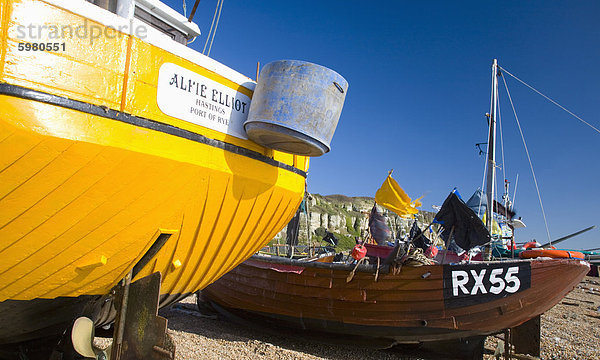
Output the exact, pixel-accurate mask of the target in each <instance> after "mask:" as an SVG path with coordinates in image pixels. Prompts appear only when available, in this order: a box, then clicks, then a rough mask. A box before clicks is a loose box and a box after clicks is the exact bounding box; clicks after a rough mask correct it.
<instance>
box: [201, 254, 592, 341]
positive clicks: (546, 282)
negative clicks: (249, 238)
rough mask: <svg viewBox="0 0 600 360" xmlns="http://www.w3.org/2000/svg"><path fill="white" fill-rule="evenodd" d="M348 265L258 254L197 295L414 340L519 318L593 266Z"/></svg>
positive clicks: (506, 324) (259, 314)
mask: <svg viewBox="0 0 600 360" xmlns="http://www.w3.org/2000/svg"><path fill="white" fill-rule="evenodd" d="M354 266H355V265H352V264H337V263H322V262H310V263H309V262H306V261H301V260H291V259H287V258H281V257H271V256H262V255H254V256H253V257H251V258H250V259H249V260H247V261H245V262H243V263H242V264H240V265H239V266H238V267H236V268H235V269H233V270H232V271H230V272H229V273H227V274H225V275H224V276H223V277H222V278H220V279H219V280H217V281H216V282H215V283H213V284H211V285H209V286H208V287H207V288H205V289H204V290H203V291H202V295H203V297H204V298H205V299H208V300H209V301H210V302H211V303H212V304H213V305H216V306H215V307H216V308H217V309H218V310H220V311H224V312H228V313H233V314H236V315H238V316H242V317H252V318H262V319H266V320H270V321H276V322H278V323H281V324H285V325H287V326H290V327H295V328H298V329H305V330H318V331H323V332H329V333H337V334H343V335H356V336H361V337H368V338H385V339H391V340H393V341H395V342H397V343H415V342H428V341H443V340H453V339H459V338H466V337H473V336H479V335H489V334H493V333H497V332H499V331H501V330H503V329H506V328H511V327H515V326H517V325H519V324H522V323H524V322H525V321H527V320H529V319H531V318H533V317H535V316H537V315H539V314H541V313H543V312H545V311H546V310H548V309H550V308H551V307H552V306H554V305H555V304H556V303H558V302H559V301H560V300H561V299H562V298H563V297H564V296H565V295H566V294H567V293H568V292H570V291H571V290H572V289H573V288H574V287H575V286H576V284H578V283H579V282H580V281H581V279H582V278H583V277H584V276H585V274H586V273H587V271H588V270H589V265H588V263H587V262H585V261H580V260H569V259H533V260H509V261H489V262H471V263H465V264H443V265H441V264H437V265H423V266H417V267H411V266H406V265H405V266H402V267H400V268H397V267H396V268H394V267H393V266H391V267H390V266H389V265H385V266H381V267H380V268H379V269H377V266H376V265H359V266H358V268H357V270H356V273H355V275H354V277H353V279H352V280H351V281H350V282H347V278H348V276H349V275H350V273H351V272H352V270H353V269H354ZM376 273H378V276H377V279H376Z"/></svg>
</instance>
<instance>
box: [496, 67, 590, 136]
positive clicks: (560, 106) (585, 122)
mask: <svg viewBox="0 0 600 360" xmlns="http://www.w3.org/2000/svg"><path fill="white" fill-rule="evenodd" d="M498 67H499V68H500V69H502V71H504V72H505V73H507V74H508V75H510V76H512V77H513V78H514V79H515V80H517V81H518V82H520V83H521V84H523V85H525V86H527V87H528V88H530V89H531V90H533V91H535V92H536V93H537V94H539V95H541V96H542V97H544V98H545V99H546V100H548V101H550V102H551V103H553V104H554V105H556V106H558V107H559V108H561V109H563V110H564V111H566V112H567V113H568V114H569V115H571V116H573V117H575V118H576V119H577V120H579V121H581V122H582V123H584V124H586V125H587V126H589V127H591V128H592V129H594V130H595V131H596V132H597V133H600V130H598V128H596V127H594V126H593V125H592V124H590V123H588V122H587V121H585V120H583V119H582V118H580V117H579V116H577V115H575V114H573V113H572V112H571V111H569V110H567V109H566V108H565V107H564V106H562V105H560V104H559V103H557V102H556V101H554V100H552V99H550V98H549V97H548V96H546V95H544V94H542V93H541V92H540V91H538V90H537V89H535V88H534V87H533V86H531V85H529V84H527V83H526V82H525V81H523V80H521V79H519V78H518V77H516V76H515V75H513V74H511V73H510V72H508V70H506V69H504V68H502V67H500V66H498Z"/></svg>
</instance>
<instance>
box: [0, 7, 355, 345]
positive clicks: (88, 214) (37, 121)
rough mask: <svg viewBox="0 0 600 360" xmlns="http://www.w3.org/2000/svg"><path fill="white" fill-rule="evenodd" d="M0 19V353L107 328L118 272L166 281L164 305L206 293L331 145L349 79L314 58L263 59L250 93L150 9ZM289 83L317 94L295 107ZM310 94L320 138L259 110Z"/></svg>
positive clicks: (184, 22)
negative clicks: (84, 322) (76, 324)
mask: <svg viewBox="0 0 600 360" xmlns="http://www.w3.org/2000/svg"><path fill="white" fill-rule="evenodd" d="M96 4H98V5H96ZM196 5H197V4H196ZM0 14H1V20H0V21H1V22H2V23H1V27H0V35H1V36H0V39H1V48H0V49H1V53H0V54H1V55H0V257H1V259H2V261H0V344H12V343H17V342H22V341H26V340H30V339H37V338H40V337H49V336H55V335H59V336H60V335H62V334H63V333H68V330H69V329H70V326H71V324H72V323H73V321H74V320H75V319H76V318H78V317H81V316H86V317H89V318H90V319H92V320H93V323H94V326H100V325H106V324H109V323H110V322H111V321H113V320H114V309H112V311H111V309H110V308H111V302H112V300H113V297H114V294H115V287H116V286H117V285H118V284H122V283H123V282H124V280H125V279H128V280H127V282H126V283H127V284H129V283H136V281H137V280H139V279H141V278H143V277H145V276H148V275H150V274H153V273H157V272H160V273H161V275H162V280H161V282H160V291H159V294H158V295H159V296H160V306H166V305H168V304H170V303H173V302H176V301H178V300H179V299H181V298H184V297H186V296H188V295H189V294H192V293H194V292H196V291H198V290H199V289H202V288H204V287H205V286H206V285H208V284H209V283H211V282H213V281H214V280H216V279H217V278H219V277H220V276H221V275H223V274H224V273H226V272H227V271H229V270H231V269H233V268H234V267H235V266H236V265H238V264H239V263H240V262H242V261H243V260H245V259H246V258H248V257H249V256H250V255H251V254H253V253H255V252H256V251H257V250H258V249H259V248H261V247H262V246H263V245H264V244H265V243H266V242H267V241H269V239H271V238H272V237H273V236H274V235H275V234H276V233H277V232H278V231H279V230H281V228H283V226H284V225H285V224H286V223H287V222H288V221H289V220H290V219H291V218H292V216H293V215H294V213H295V211H296V208H297V207H298V205H299V204H300V201H301V200H302V197H303V194H304V190H305V186H306V175H307V170H308V165H309V157H310V156H319V155H322V154H324V153H326V152H328V151H329V141H330V140H331V137H332V136H333V132H334V131H335V126H336V125H337V121H338V119H339V117H340V113H341V106H342V104H343V99H344V97H345V93H346V91H347V88H348V84H347V82H346V81H345V80H344V79H343V78H342V77H341V76H340V75H339V74H337V73H335V72H333V71H331V70H329V69H327V68H324V67H322V66H320V65H316V64H310V63H306V62H300V61H292V60H290V61H280V62H274V63H272V64H273V65H267V66H264V67H263V69H262V71H261V76H260V78H259V79H258V83H257V81H255V80H252V79H250V78H249V77H246V76H244V75H242V74H240V73H238V72H237V71H235V70H233V69H231V68H229V67H227V66H226V65H223V64H221V63H219V62H217V61H215V60H213V59H211V58H209V57H207V56H205V55H203V54H201V53H199V52H197V51H195V50H193V49H191V48H189V47H187V46H186V45H187V44H188V43H189V42H191V41H192V40H193V39H194V38H195V37H196V36H198V35H199V34H200V31H199V29H198V26H197V25H195V24H194V23H192V22H191V17H190V19H187V18H185V17H184V16H183V15H180V14H179V13H177V12H176V11H175V10H173V9H171V8H169V7H168V6H167V5H165V4H164V3H162V2H160V1H158V0H119V1H110V2H109V1H95V2H90V1H84V0H7V1H2V2H1V3H0ZM298 69H303V71H305V72H306V71H308V72H311V71H312V72H314V74H313V75H315V77H316V78H318V79H320V81H321V84H320V85H319V86H321V87H320V88H317V87H316V85H315V84H313V83H309V82H308V81H307V80H306V79H307V74H306V73H305V72H304V73H303V72H299V70H298ZM281 72H285V73H287V74H288V75H287V76H286V75H284V76H279V75H281ZM264 74H266V75H264ZM269 74H270V75H271V76H270V77H269ZM263 75H264V76H263ZM263 77H264V79H263ZM274 79H279V80H278V81H280V82H279V83H276V84H273V83H268V81H275V80H274ZM294 79H296V80H297V81H305V82H306V84H304V85H308V87H309V88H310V89H311V90H310V91H311V92H312V93H309V94H304V95H306V96H304V97H303V96H296V97H295V98H294V99H295V100H290V101H288V100H289V97H287V98H286V95H285V91H286V90H287V89H293V88H294V87H296V86H295V85H294V83H292V81H294ZM286 81H289V83H286ZM269 84H270V85H273V86H272V87H271V89H272V88H276V89H278V90H277V92H276V93H273V92H271V93H269V92H268V91H267V90H265V91H261V90H260V89H261V88H265V87H268V86H267V85H269ZM275 85H277V86H275ZM319 89H320V90H319ZM296 95H298V94H296ZM300 95H302V94H300ZM276 96H280V98H275V97H276ZM303 98H311V99H312V100H315V99H317V100H315V101H316V102H313V103H311V111H313V113H311V114H309V115H310V117H311V121H315V120H317V123H318V121H319V120H318V119H322V118H323V117H322V116H321V114H320V113H317V112H318V111H323V113H324V112H327V113H328V117H327V119H328V122H327V124H324V123H323V124H317V125H315V123H314V122H313V126H315V128H316V129H320V130H323V131H324V132H327V133H326V134H325V133H323V134H321V133H314V132H313V133H310V132H307V131H305V130H306V129H303V128H301V126H302V125H301V124H302V121H298V120H302V119H298V118H293V119H279V118H273V117H271V118H270V117H269V114H265V113H266V112H267V110H272V112H273V111H274V110H276V109H269V108H267V109H266V110H265V107H268V106H271V105H270V103H269V102H268V100H270V99H275V100H278V101H279V102H278V103H279V104H284V105H282V106H289V107H290V108H292V110H291V111H289V112H287V113H291V114H294V113H295V114H297V113H298V112H297V111H296V109H297V108H299V107H302V105H303V104H302V101H303V100H302V99H303ZM257 99H262V102H261V101H258V100H257ZM319 99H323V100H324V101H325V100H326V99H328V101H330V103H329V104H330V105H331V104H337V106H338V107H337V108H333V107H332V105H331V107H328V108H320V106H319V105H318V104H319V102H318V100H319ZM332 101H333V102H332ZM272 112H271V113H272ZM286 121H288V122H287V123H286ZM290 121H297V123H294V124H291V123H290ZM117 292H118V291H117ZM107 304H108V305H107ZM108 313H112V315H107V314H108Z"/></svg>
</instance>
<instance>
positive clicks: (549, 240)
mask: <svg viewBox="0 0 600 360" xmlns="http://www.w3.org/2000/svg"><path fill="white" fill-rule="evenodd" d="M502 81H503V82H504V88H505V89H506V93H507V94H508V100H510V106H511V107H512V110H513V114H514V115H515V120H516V121H517V127H518V128H519V133H520V134H521V140H522V141H523V146H524V147H525V153H526V154H527V160H528V161H529V167H530V168H531V174H532V175H533V182H534V184H535V190H536V191H537V196H538V199H539V201H540V208H541V209H542V216H543V218H544V224H545V225H546V234H547V235H548V242H549V243H550V245H552V239H551V238H550V230H549V229H548V221H547V220H546V211H544V204H542V195H540V188H539V186H538V182H537V178H536V177H535V171H534V170H533V163H532V162H531V156H530V155H529V149H528V148H527V143H526V142H525V136H524V135H523V129H521V123H520V122H519V117H518V116H517V112H516V110H515V105H514V104H513V101H512V97H511V96H510V91H508V85H507V84H506V78H505V77H504V76H503V77H502Z"/></svg>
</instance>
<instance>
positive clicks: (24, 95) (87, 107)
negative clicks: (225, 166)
mask: <svg viewBox="0 0 600 360" xmlns="http://www.w3.org/2000/svg"><path fill="white" fill-rule="evenodd" d="M2 95H4V96H9V97H16V98H20V99H25V100H32V101H37V102H40V103H44V104H49V105H54V106H59V107H62V108H65V109H69V110H75V111H79V112H82V113H85V114H90V115H94V116H100V117H103V118H106V119H110V120H116V121H120V122H123V123H126V124H129V125H133V126H136V127H140V128H145V129H149V130H154V131H158V132H161V133H165V134H169V135H172V136H177V137H180V138H183V139H186V140H191V141H194V142H197V143H201V144H204V145H208V146H212V147H216V148H219V149H222V150H225V151H228V152H231V153H233V154H236V155H241V156H245V157H248V158H251V159H253V160H257V161H261V162H263V163H266V164H269V165H272V166H276V167H278V168H281V169H284V170H288V171H290V172H292V173H294V174H297V175H300V176H302V177H304V178H306V177H307V173H306V172H305V171H303V170H300V169H298V168H296V167H294V166H292V165H288V164H286V163H283V162H281V161H278V160H275V159H273V158H271V157H268V156H265V155H263V154H261V153H259V152H257V151H254V150H250V149H248V148H245V147H243V146H239V145H234V144H231V143H228V142H225V141H222V140H217V139H213V138H209V137H207V136H205V135H202V134H200V133H196V132H193V131H190V130H186V129H182V128H180V127H177V126H174V125H171V124H166V123H162V122H159V121H156V120H152V119H148V118H144V117H140V116H136V115H132V114H128V113H125V112H121V111H118V110H115V109H110V108H107V107H105V106H101V105H95V104H90V103H87V102H84V101H79V100H74V99H70V98H66V97H63V96H58V95H54V94H50V93H46V92H43V91H38V90H33V89H29V88H26V87H22V86H19V85H13V84H9V83H4V82H0V96H2Z"/></svg>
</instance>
